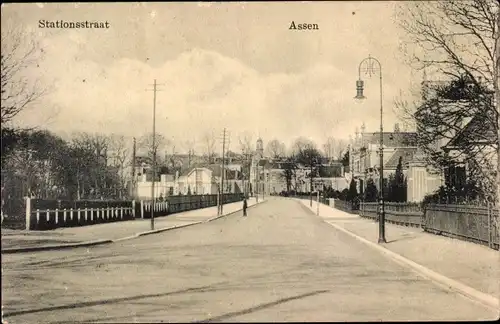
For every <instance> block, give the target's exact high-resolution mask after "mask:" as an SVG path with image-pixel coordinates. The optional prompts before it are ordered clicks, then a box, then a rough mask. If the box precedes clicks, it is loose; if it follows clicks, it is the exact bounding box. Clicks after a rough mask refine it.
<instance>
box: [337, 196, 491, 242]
mask: <svg viewBox="0 0 500 324" xmlns="http://www.w3.org/2000/svg"><path fill="white" fill-rule="evenodd" d="M339 209H340V208H339ZM377 209H378V203H376V202H370V203H361V206H360V210H359V215H360V216H361V217H365V218H370V219H374V220H378V215H377ZM384 210H385V220H386V221H387V222H389V223H393V224H397V225H404V226H415V227H421V228H422V229H423V230H424V231H426V232H429V233H433V234H438V235H445V236H449V237H454V238H457V239H461V240H466V241H471V242H475V243H479V244H483V245H488V246H489V247H491V248H494V249H499V229H498V221H499V215H498V208H492V207H488V206H472V205H445V204H431V205H427V206H426V207H425V208H423V207H422V206H421V205H420V204H416V203H392V202H386V203H385V205H384Z"/></svg>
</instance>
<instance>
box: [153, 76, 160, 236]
mask: <svg viewBox="0 0 500 324" xmlns="http://www.w3.org/2000/svg"><path fill="white" fill-rule="evenodd" d="M152 85H153V90H152V91H153V143H152V151H153V164H152V168H153V178H152V179H151V230H154V229H155V218H154V212H155V205H156V203H155V180H156V91H161V90H158V88H157V86H158V84H157V83H156V79H155V80H154V83H153V84H152Z"/></svg>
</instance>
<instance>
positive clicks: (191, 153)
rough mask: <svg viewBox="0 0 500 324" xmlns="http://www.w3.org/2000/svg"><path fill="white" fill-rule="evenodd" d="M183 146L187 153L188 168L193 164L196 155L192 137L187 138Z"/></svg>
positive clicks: (194, 142)
mask: <svg viewBox="0 0 500 324" xmlns="http://www.w3.org/2000/svg"><path fill="white" fill-rule="evenodd" d="M183 146H184V149H185V150H186V151H187V154H188V168H190V167H191V164H193V162H194V158H195V156H196V152H195V147H196V141H195V140H194V139H191V140H187V141H185V142H184V145H183Z"/></svg>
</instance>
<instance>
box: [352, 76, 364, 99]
mask: <svg viewBox="0 0 500 324" xmlns="http://www.w3.org/2000/svg"><path fill="white" fill-rule="evenodd" d="M364 88H365V82H364V81H363V80H361V79H360V80H358V81H356V97H354V99H356V100H358V101H361V100H363V99H366V97H365V96H364V94H363V90H364Z"/></svg>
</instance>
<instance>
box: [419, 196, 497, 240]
mask: <svg viewBox="0 0 500 324" xmlns="http://www.w3.org/2000/svg"><path fill="white" fill-rule="evenodd" d="M498 212H499V210H498V208H491V207H489V206H471V205H438V204H432V205H429V206H427V208H426V210H425V216H424V224H423V225H424V229H425V231H427V232H430V233H434V234H440V235H445V236H450V237H454V238H458V239H462V240H467V241H471V242H475V243H480V244H484V245H488V246H489V247H491V248H494V249H499V243H500V242H499V229H498V220H499V215H498Z"/></svg>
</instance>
